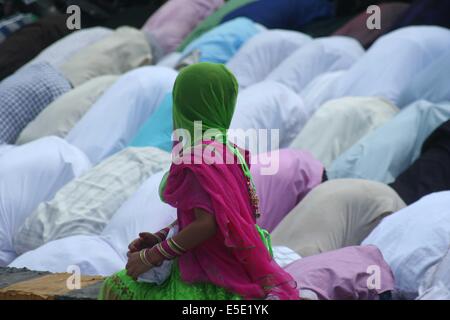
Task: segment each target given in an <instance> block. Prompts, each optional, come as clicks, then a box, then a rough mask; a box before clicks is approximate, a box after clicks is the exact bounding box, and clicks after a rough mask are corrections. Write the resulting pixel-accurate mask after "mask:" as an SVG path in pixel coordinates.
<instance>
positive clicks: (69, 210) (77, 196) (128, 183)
mask: <svg viewBox="0 0 450 320" xmlns="http://www.w3.org/2000/svg"><path fill="white" fill-rule="evenodd" d="M169 165H170V154H169V153H167V152H164V151H161V150H159V149H156V148H127V149H125V150H123V151H121V152H120V153H118V154H116V155H114V156H112V157H110V158H108V159H107V160H105V161H103V162H102V163H100V164H99V165H97V166H96V167H94V168H93V169H91V170H90V171H88V172H87V173H85V174H84V175H82V176H81V177H79V178H77V179H75V180H74V181H72V182H70V183H68V184H67V185H65V186H64V187H63V188H62V189H61V190H60V191H59V192H58V193H57V194H56V196H55V197H54V199H53V200H51V201H49V202H44V203H41V204H40V205H39V207H38V209H37V210H36V211H35V212H34V213H33V214H32V215H31V216H30V217H28V218H27V220H26V221H25V223H24V224H23V225H22V227H21V228H20V229H19V231H18V232H17V233H16V235H15V237H14V248H15V250H16V252H17V253H24V252H26V251H29V250H33V249H36V248H37V247H39V246H40V245H42V244H44V243H47V242H49V241H52V240H56V239H60V238H64V237H69V236H73V235H96V234H100V233H101V232H102V230H103V228H104V227H105V226H106V224H107V223H108V221H109V220H110V219H111V217H112V216H113V215H114V214H115V212H116V211H117V209H119V207H120V206H121V205H122V203H124V202H125V201H126V200H127V199H128V198H129V197H130V196H131V195H132V194H133V193H134V192H135V191H136V190H137V189H138V188H139V187H140V185H141V184H142V183H143V182H144V181H145V180H146V179H147V178H148V177H149V176H151V175H152V174H153V173H155V172H158V171H161V170H163V169H165V168H168V167H169ZM149 210H151V208H149Z"/></svg>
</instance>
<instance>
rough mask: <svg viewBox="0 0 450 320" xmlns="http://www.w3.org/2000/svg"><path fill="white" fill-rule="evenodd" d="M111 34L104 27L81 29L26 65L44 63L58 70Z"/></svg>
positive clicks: (57, 42)
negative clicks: (79, 53)
mask: <svg viewBox="0 0 450 320" xmlns="http://www.w3.org/2000/svg"><path fill="white" fill-rule="evenodd" d="M113 32H114V31H113V30H112V29H109V28H104V27H93V28H86V29H84V28H83V29H81V30H77V31H75V32H72V33H70V34H68V35H67V36H65V37H64V38H62V39H59V40H58V41H56V42H54V43H52V44H51V45H50V46H48V47H47V48H45V49H44V50H42V51H41V53H39V55H38V56H37V57H36V58H34V59H33V60H31V61H30V62H28V63H27V64H26V65H29V64H32V63H35V62H39V61H46V62H48V63H50V64H51V65H52V66H53V67H54V68H56V69H59V68H60V67H61V65H63V64H64V63H65V62H66V61H67V60H69V59H70V58H71V57H72V56H73V55H75V54H76V53H78V52H79V51H80V50H83V49H84V48H86V47H89V46H90V45H91V44H94V43H96V42H98V41H100V40H102V39H103V38H106V37H108V36H110V35H111V34H112V33H113ZM22 68H23V67H22Z"/></svg>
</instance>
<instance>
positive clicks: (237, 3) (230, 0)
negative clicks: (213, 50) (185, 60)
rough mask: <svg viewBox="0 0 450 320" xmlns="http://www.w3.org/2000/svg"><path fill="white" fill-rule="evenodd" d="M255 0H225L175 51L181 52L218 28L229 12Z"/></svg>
mask: <svg viewBox="0 0 450 320" xmlns="http://www.w3.org/2000/svg"><path fill="white" fill-rule="evenodd" d="M253 1H257V0H227V1H226V2H225V4H224V5H223V6H220V8H219V9H217V10H216V11H215V12H213V13H212V14H210V15H209V16H208V17H207V18H205V19H204V20H203V21H201V22H200V23H199V24H198V25H197V27H195V29H194V30H192V32H191V33H189V34H188V35H187V36H186V38H185V39H184V40H183V41H182V42H181V44H180V46H179V47H178V48H177V51H179V52H181V51H183V50H184V49H186V47H187V46H188V45H189V44H190V43H191V42H192V41H194V40H196V39H198V38H199V37H200V36H202V35H203V34H204V33H206V32H208V31H210V30H211V29H213V28H215V27H216V26H218V25H219V24H220V23H221V21H222V18H223V17H224V16H225V15H226V14H228V13H229V12H231V11H233V10H235V9H237V8H239V7H241V6H243V5H245V4H247V3H250V2H253Z"/></svg>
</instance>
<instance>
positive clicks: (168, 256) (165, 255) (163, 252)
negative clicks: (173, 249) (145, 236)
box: [156, 243, 174, 260]
mask: <svg viewBox="0 0 450 320" xmlns="http://www.w3.org/2000/svg"><path fill="white" fill-rule="evenodd" d="M156 249H158V251H159V253H161V254H162V255H163V256H164V257H165V258H166V259H168V260H172V259H173V258H174V257H172V255H170V254H169V253H168V252H167V251H166V250H164V248H163V247H162V245H161V243H158V244H157V245H156Z"/></svg>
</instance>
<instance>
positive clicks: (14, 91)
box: [0, 62, 72, 144]
mask: <svg viewBox="0 0 450 320" xmlns="http://www.w3.org/2000/svg"><path fill="white" fill-rule="evenodd" d="M71 88H72V87H71V85H70V83H69V81H67V80H66V79H65V78H64V77H63V76H62V75H61V74H60V73H59V72H58V71H57V70H56V69H55V68H53V67H52V66H51V65H50V64H48V63H47V62H38V63H35V64H32V65H29V66H27V67H26V68H23V69H22V70H20V71H18V72H16V73H14V74H13V75H11V76H9V77H8V78H6V79H5V80H3V81H2V82H1V83H0V144H1V143H14V142H15V141H16V139H17V137H18V135H19V134H20V132H21V131H22V130H23V129H24V128H25V126H26V125H27V124H28V123H30V122H31V121H32V120H33V119H34V118H35V117H36V116H37V115H38V114H39V113H40V112H41V111H42V110H43V109H44V108H45V107H47V106H48V105H49V104H50V103H51V102H52V101H53V100H55V99H56V98H57V97H59V96H60V95H62V94H63V93H65V92H67V91H69V90H70V89H71Z"/></svg>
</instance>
